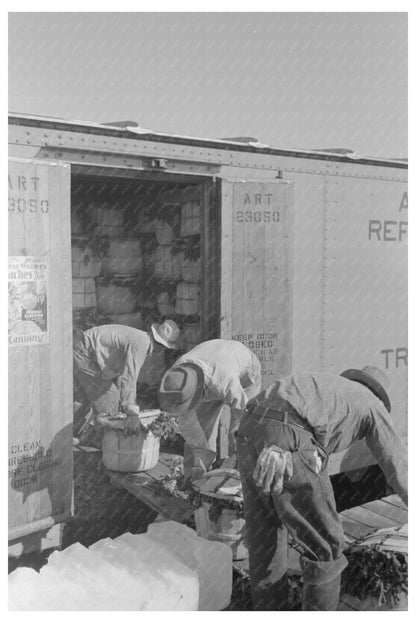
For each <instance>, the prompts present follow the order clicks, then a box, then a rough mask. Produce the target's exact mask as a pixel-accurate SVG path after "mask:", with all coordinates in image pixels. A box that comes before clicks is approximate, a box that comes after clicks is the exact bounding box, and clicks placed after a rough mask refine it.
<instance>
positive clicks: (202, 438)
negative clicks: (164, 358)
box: [175, 340, 261, 466]
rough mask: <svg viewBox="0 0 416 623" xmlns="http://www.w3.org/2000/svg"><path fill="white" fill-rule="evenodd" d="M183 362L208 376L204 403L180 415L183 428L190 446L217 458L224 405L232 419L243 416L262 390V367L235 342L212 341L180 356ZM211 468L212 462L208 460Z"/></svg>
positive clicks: (205, 376) (205, 384)
mask: <svg viewBox="0 0 416 623" xmlns="http://www.w3.org/2000/svg"><path fill="white" fill-rule="evenodd" d="M179 363H193V364H195V365H197V366H198V367H199V368H201V370H202V371H203V374H204V394H203V397H202V399H201V402H200V403H199V404H198V405H197V406H196V407H195V409H192V410H191V411H189V412H188V413H186V414H184V415H182V416H179V418H178V421H179V427H180V430H181V433H182V435H183V436H184V438H185V440H186V442H187V444H188V445H189V446H190V447H191V448H193V449H194V450H196V449H198V450H202V451H203V453H205V455H206V454H207V453H208V454H210V453H211V460H212V457H215V448H216V437H215V435H213V431H215V422H216V421H217V420H218V418H219V416H220V414H221V408H222V405H224V404H225V405H228V406H230V407H231V409H232V412H231V413H232V417H236V418H237V417H241V415H242V413H243V410H244V408H245V407H246V405H247V403H248V401H249V399H250V398H251V397H252V396H255V395H256V394H258V392H259V391H260V388H261V366H260V362H259V361H258V359H257V357H256V356H255V355H254V353H252V352H251V351H250V350H249V349H248V348H247V347H246V346H244V344H241V342H237V341H234V340H208V341H207V342H202V343H201V344H198V346H196V347H195V348H193V349H192V350H190V351H189V352H187V353H186V354H185V355H183V356H182V357H180V358H179V359H178V360H177V361H176V362H175V365H177V364H179ZM205 459H206V461H207V466H208V464H209V462H210V461H209V459H207V458H206V456H205Z"/></svg>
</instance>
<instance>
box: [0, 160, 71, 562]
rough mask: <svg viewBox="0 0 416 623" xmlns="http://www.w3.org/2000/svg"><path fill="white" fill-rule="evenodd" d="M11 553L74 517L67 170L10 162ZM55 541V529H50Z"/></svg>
mask: <svg viewBox="0 0 416 623" xmlns="http://www.w3.org/2000/svg"><path fill="white" fill-rule="evenodd" d="M8 280H9V281H8V295H9V298H8V301H9V339H8V342H9V457H8V458H9V468H8V478H9V543H10V544H11V548H10V550H9V551H10V553H12V554H13V555H20V554H21V553H26V552H27V551H32V550H36V549H42V548H45V547H51V546H52V545H56V543H55V542H53V537H52V536H51V528H52V527H54V526H58V524H59V523H60V522H62V521H64V520H66V519H68V518H69V517H70V516H71V514H72V482H73V477H72V305H71V297H72V294H71V234H70V166H69V165H68V164H62V163H58V162H48V163H45V162H37V161H34V160H23V159H17V158H12V159H10V160H9V267H8ZM52 531H54V532H55V535H56V534H57V533H58V532H59V530H58V531H57V530H52Z"/></svg>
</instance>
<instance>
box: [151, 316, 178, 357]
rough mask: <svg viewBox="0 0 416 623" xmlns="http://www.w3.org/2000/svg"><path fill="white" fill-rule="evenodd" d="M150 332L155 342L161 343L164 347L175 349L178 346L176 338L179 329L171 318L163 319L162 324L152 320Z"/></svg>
mask: <svg viewBox="0 0 416 623" xmlns="http://www.w3.org/2000/svg"><path fill="white" fill-rule="evenodd" d="M151 330H152V334H153V337H154V339H155V340H156V342H159V344H163V346H166V348H171V349H172V350H176V349H177V348H178V345H177V339H178V337H179V334H180V329H179V327H178V325H177V324H176V322H174V321H173V320H165V322H162V324H157V323H156V322H154V323H153V324H152V326H151Z"/></svg>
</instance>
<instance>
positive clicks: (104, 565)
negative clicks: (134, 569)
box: [48, 543, 140, 610]
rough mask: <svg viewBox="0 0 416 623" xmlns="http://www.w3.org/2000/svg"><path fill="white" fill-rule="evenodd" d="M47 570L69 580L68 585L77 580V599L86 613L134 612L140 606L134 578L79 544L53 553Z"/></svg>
mask: <svg viewBox="0 0 416 623" xmlns="http://www.w3.org/2000/svg"><path fill="white" fill-rule="evenodd" d="M48 566H49V567H50V568H54V569H56V570H58V571H59V572H60V573H61V574H63V577H65V576H66V577H67V579H68V581H69V582H70V581H71V579H73V580H75V582H76V583H77V585H78V587H79V590H78V593H77V597H78V599H81V602H82V604H83V607H82V609H84V610H115V609H117V610H135V609H137V607H138V606H140V603H138V602H137V596H136V594H135V588H136V584H135V583H134V580H133V578H132V577H131V576H130V575H129V574H128V573H123V572H122V571H120V569H117V568H116V567H115V566H114V565H113V564H110V563H109V562H107V561H106V559H105V558H104V557H103V556H101V555H100V554H99V553H97V552H94V551H91V549H87V548H85V547H83V546H82V545H80V544H79V543H75V544H74V545H71V546H70V547H68V548H67V549H65V550H62V551H61V552H54V553H53V554H52V555H51V556H49V559H48ZM131 595H133V596H134V599H131V598H130V596H131ZM115 604H118V607H117V608H115Z"/></svg>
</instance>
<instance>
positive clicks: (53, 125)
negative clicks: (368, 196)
mask: <svg viewBox="0 0 416 623" xmlns="http://www.w3.org/2000/svg"><path fill="white" fill-rule="evenodd" d="M9 124H12V125H27V126H30V127H38V128H45V129H54V130H62V131H71V132H85V133H88V134H101V135H105V136H116V137H119V138H140V139H142V140H149V141H154V142H160V143H179V144H181V145H188V146H195V147H211V148H214V149H225V150H228V151H243V152H251V153H253V154H267V155H276V156H291V157H295V158H308V159H311V160H330V161H334V162H344V163H349V164H351V163H355V164H364V165H374V166H384V167H395V168H399V169H407V168H408V164H407V159H403V158H392V159H389V158H381V157H375V156H359V155H356V154H354V152H352V153H351V154H349V155H346V154H343V155H340V154H337V153H334V151H335V150H333V149H331V151H327V152H325V151H318V150H316V149H311V150H305V149H293V148H276V147H271V146H269V145H265V144H263V143H258V144H256V143H251V142H250V143H246V142H241V141H233V140H230V139H227V140H226V139H217V138H214V139H212V138H200V137H193V136H184V135H179V134H168V133H163V132H156V131H153V130H148V129H145V128H140V127H139V126H137V127H133V126H132V127H128V128H125V129H124V128H121V127H120V126H117V125H113V126H112V125H111V124H109V123H105V124H103V123H94V122H92V121H88V122H87V121H78V120H66V119H60V118H58V117H46V116H39V115H29V114H23V113H13V112H10V113H9ZM345 151H348V150H345Z"/></svg>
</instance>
